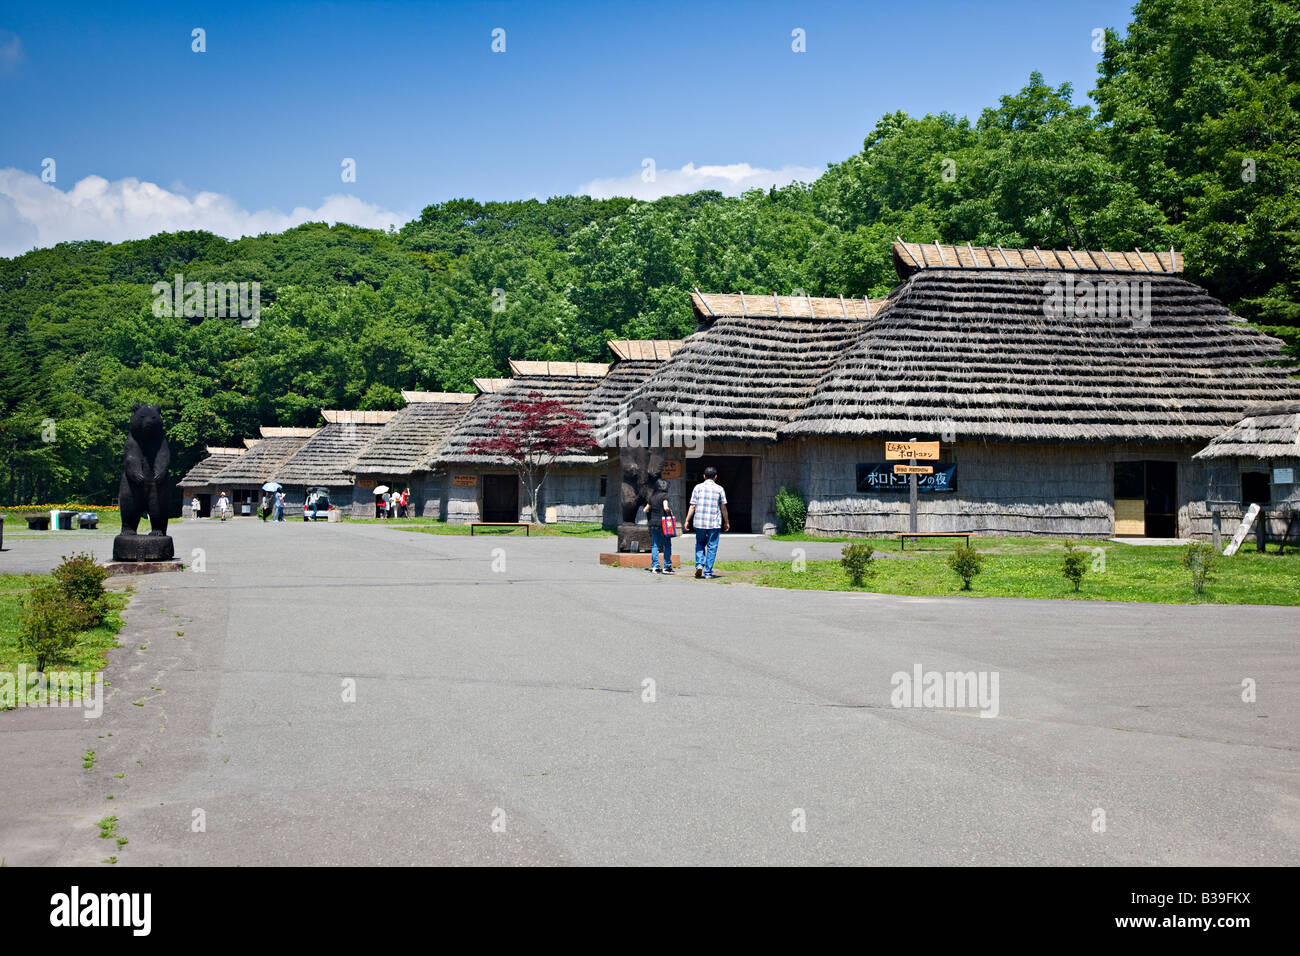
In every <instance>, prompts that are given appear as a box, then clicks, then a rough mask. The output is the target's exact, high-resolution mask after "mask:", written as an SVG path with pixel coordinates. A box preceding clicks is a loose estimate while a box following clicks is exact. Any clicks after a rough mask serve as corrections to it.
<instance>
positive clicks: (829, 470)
mask: <svg viewBox="0 0 1300 956" xmlns="http://www.w3.org/2000/svg"><path fill="white" fill-rule="evenodd" d="M784 444H786V445H787V446H790V447H794V446H796V445H797V446H798V447H799V448H800V453H799V454H798V456H797V459H798V467H797V474H798V477H797V479H796V484H798V486H799V488H800V490H801V491H803V493H804V496H805V497H806V498H807V499H808V525H807V527H808V530H809V531H811V532H813V533H820V534H827V535H840V534H886V533H891V532H896V531H906V530H908V496H907V494H906V492H877V493H859V492H858V491H857V489H856V465H857V464H858V463H859V462H875V461H884V460H885V455H884V447H883V446H884V443H883V441H879V440H871V441H844V440H833V439H808V440H806V441H800V442H787V443H784ZM1199 447H1200V446H1199V445H1197V444H1187V443H1170V444H1143V445H1139V444H1116V445H1083V444H1074V445H1071V444H1027V443H1025V444H1013V443H1002V442H999V443H983V442H953V443H946V444H945V445H944V447H943V459H944V460H946V461H952V462H955V463H956V464H957V490H956V491H955V492H952V493H943V494H925V495H922V496H921V499H920V503H919V507H918V515H919V522H918V530H920V531H973V532H979V533H981V534H993V535H1004V534H1044V535H1060V536H1071V537H1081V538H1084V537H1111V536H1112V535H1114V533H1115V514H1114V507H1113V499H1114V463H1115V462H1116V461H1140V460H1144V459H1153V460H1161V461H1175V462H1177V463H1178V477H1177V482H1178V488H1177V493H1178V529H1179V534H1180V535H1187V534H1189V533H1191V531H1192V529H1193V522H1192V517H1191V511H1190V510H1189V506H1190V505H1191V503H1193V502H1197V501H1200V502H1203V501H1204V498H1205V480H1204V474H1203V469H1202V468H1201V467H1200V463H1199V462H1196V463H1194V462H1193V461H1192V459H1191V456H1192V454H1193V453H1194V452H1195V451H1197V450H1198V448H1199ZM770 461H771V463H772V464H776V465H779V467H780V470H781V471H787V470H788V469H789V467H790V466H789V463H788V462H784V461H782V460H781V459H780V458H778V457H777V456H775V455H773V456H771V458H770ZM775 470H777V469H775V468H769V469H765V471H775ZM779 484H780V479H779V478H778V477H777V476H775V475H772V476H771V478H770V480H768V481H767V482H766V484H765V486H764V492H765V493H766V492H767V490H768V486H779ZM771 490H772V492H773V493H774V492H775V487H772V488H771ZM756 503H757V502H756Z"/></svg>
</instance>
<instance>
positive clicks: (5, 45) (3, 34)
mask: <svg viewBox="0 0 1300 956" xmlns="http://www.w3.org/2000/svg"><path fill="white" fill-rule="evenodd" d="M25 59H27V51H26V50H24V49H23V40H22V37H20V36H19V35H18V34H16V33H12V32H10V31H9V30H0V73H12V72H14V70H16V69H18V67H19V65H21V63H22V62H23V60H25Z"/></svg>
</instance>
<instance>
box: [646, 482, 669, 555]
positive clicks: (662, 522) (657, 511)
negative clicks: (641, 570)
mask: <svg viewBox="0 0 1300 956" xmlns="http://www.w3.org/2000/svg"><path fill="white" fill-rule="evenodd" d="M645 511H646V514H648V515H649V516H650V567H649V568H647V569H646V570H648V571H650V572H651V573H653V574H675V573H676V572H675V571H674V570H673V535H675V534H676V533H677V518H676V517H674V515H673V509H672V504H671V503H670V502H669V500H668V482H667V481H666V480H665V479H663V478H660V479H659V480H658V481H656V482H655V488H654V491H652V492H650V500H649V501H648V502H646V506H645ZM661 559H662V563H661Z"/></svg>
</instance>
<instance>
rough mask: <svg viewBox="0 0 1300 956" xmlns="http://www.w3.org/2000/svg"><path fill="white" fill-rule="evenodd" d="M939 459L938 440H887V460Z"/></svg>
mask: <svg viewBox="0 0 1300 956" xmlns="http://www.w3.org/2000/svg"><path fill="white" fill-rule="evenodd" d="M916 459H920V460H921V461H938V460H939V443H938V442H937V441H887V442H885V460H886V461H900V460H901V461H913V460H916Z"/></svg>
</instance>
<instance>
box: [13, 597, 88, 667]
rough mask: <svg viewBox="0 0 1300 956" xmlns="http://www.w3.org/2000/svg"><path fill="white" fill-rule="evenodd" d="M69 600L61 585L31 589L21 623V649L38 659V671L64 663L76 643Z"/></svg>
mask: <svg viewBox="0 0 1300 956" xmlns="http://www.w3.org/2000/svg"><path fill="white" fill-rule="evenodd" d="M74 617H75V616H74V614H73V612H72V607H71V605H69V603H68V599H67V596H66V595H65V594H64V593H63V589H62V588H61V587H60V586H59V585H58V584H41V585H38V586H37V587H35V588H33V589H32V592H31V594H29V595H28V597H27V600H26V601H24V602H23V610H22V613H21V614H20V615H19V620H18V646H19V647H21V648H22V649H23V650H24V651H27V652H28V653H30V654H32V655H33V656H34V657H35V658H36V669H37V670H38V671H44V670H45V665H46V664H49V663H52V662H57V661H61V660H64V659H65V658H66V657H67V656H68V654H69V652H70V651H71V650H72V648H73V647H75V646H76V643H77V633H78V630H79V629H78V627H77V622H76V620H75V619H74Z"/></svg>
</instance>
